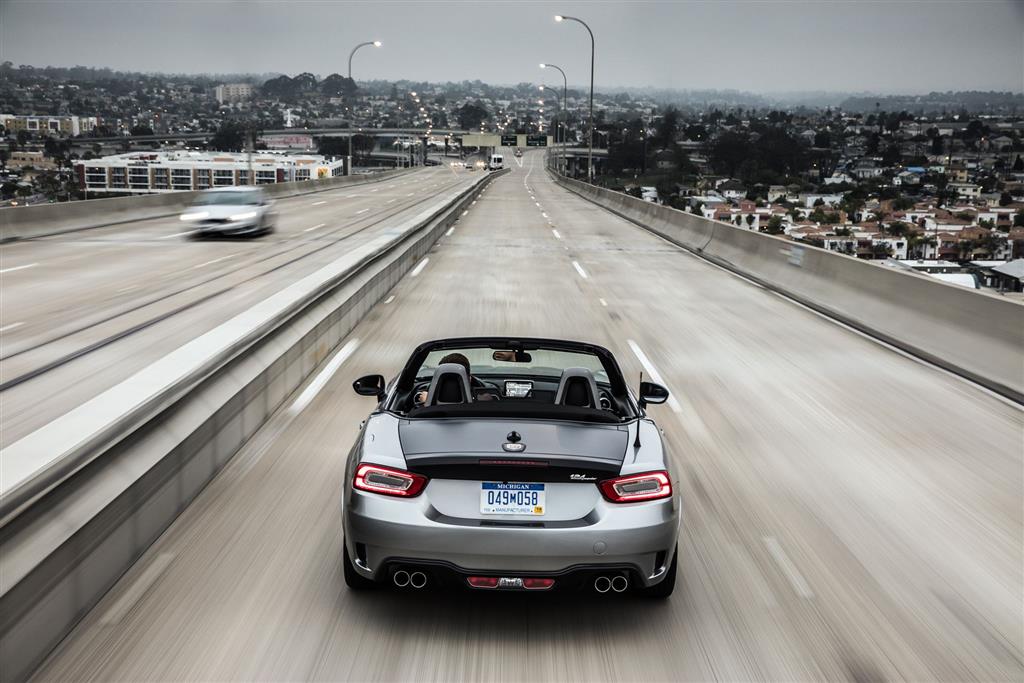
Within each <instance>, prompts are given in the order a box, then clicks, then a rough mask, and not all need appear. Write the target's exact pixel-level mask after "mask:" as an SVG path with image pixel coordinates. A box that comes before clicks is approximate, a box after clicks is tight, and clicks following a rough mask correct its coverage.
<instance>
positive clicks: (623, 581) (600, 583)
mask: <svg viewBox="0 0 1024 683" xmlns="http://www.w3.org/2000/svg"><path fill="white" fill-rule="evenodd" d="M628 589H629V579H628V578H627V577H626V576H625V575H624V574H615V575H614V576H599V577H597V578H596V579H594V590H596V591H597V592H598V593H607V592H608V591H615V592H616V593H625V592H626V591H627V590H628Z"/></svg>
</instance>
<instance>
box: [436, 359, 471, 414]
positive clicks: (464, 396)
mask: <svg viewBox="0 0 1024 683" xmlns="http://www.w3.org/2000/svg"><path fill="white" fill-rule="evenodd" d="M472 400H473V393H472V392H471V391H470V390H469V375H467V374H466V368H464V367H462V366H461V365H459V364H458V363H442V364H441V365H438V366H437V369H436V370H434V377H433V379H431V380H430V390H429V391H428V392H427V405H428V406H437V405H446V404H450V403H469V402H470V401H472Z"/></svg>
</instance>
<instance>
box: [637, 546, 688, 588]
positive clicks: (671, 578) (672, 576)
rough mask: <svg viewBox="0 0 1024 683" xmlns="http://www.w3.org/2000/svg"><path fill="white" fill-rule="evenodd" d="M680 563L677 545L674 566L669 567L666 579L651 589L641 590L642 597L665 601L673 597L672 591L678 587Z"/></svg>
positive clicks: (673, 559)
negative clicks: (677, 566)
mask: <svg viewBox="0 0 1024 683" xmlns="http://www.w3.org/2000/svg"><path fill="white" fill-rule="evenodd" d="M678 561H679V546H678V545H676V549H675V551H674V552H673V553H672V564H670V565H669V566H668V571H667V572H665V578H664V579H662V580H661V582H660V583H656V584H654V585H653V586H650V587H649V588H641V589H640V595H642V596H644V597H645V598H656V599H658V600H664V599H666V598H668V597H669V596H670V595H672V591H673V590H675V587H676V563H677V562H678Z"/></svg>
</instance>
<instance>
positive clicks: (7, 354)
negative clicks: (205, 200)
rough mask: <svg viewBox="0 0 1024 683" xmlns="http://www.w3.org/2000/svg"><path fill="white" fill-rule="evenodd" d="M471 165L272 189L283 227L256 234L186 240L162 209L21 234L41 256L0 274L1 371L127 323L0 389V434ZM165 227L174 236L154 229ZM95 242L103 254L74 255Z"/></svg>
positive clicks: (389, 216) (399, 212) (132, 366)
mask: <svg viewBox="0 0 1024 683" xmlns="http://www.w3.org/2000/svg"><path fill="white" fill-rule="evenodd" d="M478 175H479V174H476V173H466V174H463V173H460V172H454V171H452V170H451V169H449V168H431V169H427V170H424V171H419V172H416V173H413V174H411V176H410V177H408V178H405V177H403V178H395V179H392V180H387V181H382V182H380V183H374V184H371V185H364V186H361V188H359V189H360V191H359V192H354V191H353V190H354V189H355V188H350V189H349V190H348V191H345V192H338V191H331V192H324V193H316V194H314V195H307V196H303V197H295V198H289V199H287V200H281V201H280V202H279V203H278V204H277V206H278V208H279V210H280V212H281V228H280V229H279V230H278V231H277V232H276V233H275V234H274V235H272V236H270V237H268V238H260V239H256V240H203V241H195V240H191V239H189V238H188V237H187V236H181V235H175V234H174V233H168V232H167V231H168V230H169V229H177V230H179V231H180V222H178V221H177V220H176V219H170V220H158V221H148V222H140V223H137V224H132V225H129V226H127V228H126V229H125V230H124V231H118V230H117V229H116V228H115V227H112V228H106V229H102V230H101V231H99V233H100V234H94V232H96V231H85V232H80V233H74V234H72V235H66V236H64V237H63V238H49V239H46V240H33V241H32V242H26V243H25V245H28V246H29V249H26V250H22V251H30V252H31V253H30V254H28V255H27V256H28V258H31V259H34V260H35V262H38V264H39V265H38V266H37V267H33V268H25V269H22V270H20V271H13V272H9V273H6V274H0V279H2V282H0V285H2V288H3V298H4V307H3V308H4V320H3V323H4V325H10V324H11V322H9V321H11V320H18V321H19V322H24V324H23V325H18V326H17V327H16V328H15V329H13V330H9V331H8V332H6V333H4V334H3V338H2V339H0V380H2V381H4V382H6V381H10V380H11V379H12V378H16V377H21V376H24V374H25V373H31V372H34V371H37V370H39V369H45V368H48V367H49V364H52V363H54V362H59V361H61V360H62V359H67V358H69V357H72V356H74V354H76V353H79V352H80V351H81V350H83V349H92V348H93V347H96V346H97V345H102V344H104V342H105V341H106V340H108V339H111V338H115V337H118V335H126V334H127V333H130V334H128V336H124V337H123V338H120V339H118V341H117V342H116V343H113V344H109V345H106V346H99V347H98V348H96V349H95V350H93V351H90V352H89V353H88V354H87V355H82V356H80V357H77V358H74V359H73V360H71V361H70V362H68V363H67V364H64V365H61V366H60V367H58V368H56V369H52V370H48V371H47V372H45V373H43V374H41V375H39V376H37V377H34V378H33V379H31V380H29V381H27V382H25V383H24V384H19V385H16V386H12V387H9V388H7V389H5V390H3V391H2V392H0V408H2V413H3V418H2V427H3V429H2V430H0V432H2V434H0V445H7V444H9V443H12V442H13V441H15V440H16V439H18V438H20V437H21V436H23V435H24V434H26V433H28V432H29V431H31V430H32V429H35V428H37V427H39V426H41V425H42V424H45V423H46V422H47V421H48V420H50V419H52V418H54V417H56V416H57V415H60V414H62V413H63V412H66V411H67V410H69V409H71V408H73V407H74V406H76V405H79V404H80V403H82V402H83V401H85V400H87V399H88V398H90V397H92V396H94V395H96V394H97V393H99V392H100V391H102V390H104V389H106V388H108V387H110V386H113V385H114V384H116V383H117V382H118V381H120V380H121V379H124V378H125V377H127V376H128V375H130V374H131V373H132V372H134V371H136V370H138V369H139V368H141V367H143V366H144V365H146V364H148V363H150V362H152V361H153V360H154V359H156V358H158V357H160V356H161V355H163V354H165V353H167V352H168V351H169V350H171V349H173V348H176V347H177V346H180V345H181V344H183V343H185V342H187V341H189V340H190V339H192V338H194V337H196V336H198V335H199V334H202V333H203V332H205V331H207V330H209V329H211V328H212V327H213V326H215V325H217V324H219V323H220V322H223V321H224V320H225V319H226V318H228V317H230V316H231V315H233V314H234V313H236V312H238V311H240V310H244V309H245V308H247V307H248V306H250V305H252V304H253V303H255V302H257V301H259V300H261V299H263V298H266V297H267V296H269V295H270V294H273V293H274V292H276V291H278V290H280V289H281V288H282V287H283V286H285V285H286V284H288V283H290V282H292V281H294V280H295V279H297V278H299V277H301V276H303V275H305V274H308V273H309V272H312V271H313V270H315V269H316V268H319V267H321V266H323V265H325V264H326V263H329V262H331V261H332V260H334V259H336V258H337V257H338V256H340V255H341V254H343V253H345V251H346V250H348V249H351V248H353V247H355V246H358V245H359V244H362V243H363V242H365V241H367V240H369V239H372V238H373V237H374V236H376V235H378V234H380V232H381V231H386V230H388V229H390V228H391V227H393V226H394V225H395V224H396V223H397V222H400V221H401V220H403V218H405V217H408V216H410V215H413V214H414V213H415V212H416V211H418V210H419V209H418V207H419V206H420V205H421V203H422V202H423V201H425V200H429V199H433V198H434V197H436V196H437V195H438V194H439V193H444V192H451V191H453V190H454V188H456V187H460V186H463V185H464V184H465V183H467V182H469V181H470V179H471V178H473V177H476V176H478ZM174 223H178V225H174ZM122 227H124V226H122ZM169 234H170V235H174V236H173V237H172V238H171V239H162V238H163V237H166V236H167V235H169ZM92 245H99V246H97V247H95V248H94V247H93V246H92ZM11 246H12V247H20V246H22V245H21V244H15V245H11ZM48 249H50V250H51V252H50V253H49V254H47V253H45V252H47V250H48ZM94 249H95V250H94ZM96 250H99V251H96ZM93 253H100V254H101V255H100V256H98V257H95V258H89V259H85V258H82V255H83V254H93ZM57 254H62V255H63V257H64V258H63V259H61V258H57V256H56V255H57ZM48 255H53V256H54V258H46V256H48ZM20 256H21V257H22V258H25V257H26V255H25V254H20ZM30 262H31V261H30ZM8 263H11V264H12V265H10V266H8V265H7V264H8ZM15 263H17V261H16V260H14V259H5V264H4V267H13V268H16V267H18V266H17V265H13V264H15ZM8 335H10V336H11V338H10V339H8ZM19 335H20V338H19Z"/></svg>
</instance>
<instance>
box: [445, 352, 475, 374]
mask: <svg viewBox="0 0 1024 683" xmlns="http://www.w3.org/2000/svg"><path fill="white" fill-rule="evenodd" d="M441 363H442V364H443V363H458V364H459V365H461V366H462V367H464V368H465V369H466V376H467V377H469V376H470V374H472V373H470V371H469V359H468V358H466V357H465V356H463V355H462V354H461V353H449V354H448V355H447V356H445V357H444V358H442V359H441Z"/></svg>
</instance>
